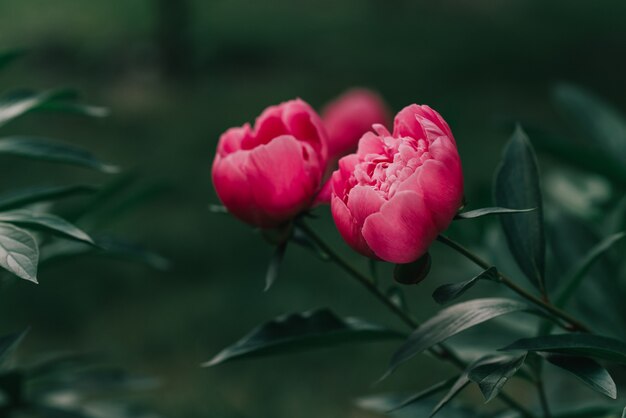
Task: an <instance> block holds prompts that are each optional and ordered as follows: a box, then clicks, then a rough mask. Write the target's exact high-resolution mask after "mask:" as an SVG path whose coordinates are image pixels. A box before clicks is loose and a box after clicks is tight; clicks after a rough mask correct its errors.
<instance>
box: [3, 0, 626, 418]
mask: <svg viewBox="0 0 626 418" xmlns="http://www.w3.org/2000/svg"><path fill="white" fill-rule="evenodd" d="M625 19H626V2H624V1H595V2H573V1H567V0H563V1H549V2H548V1H522V0H512V1H507V2H496V1H487V0H474V1H452V0H446V1H438V2H426V1H408V0H402V1H400V0H397V1H388V0H386V1H383V0H361V1H350V0H333V1H288V0H280V1H278V0H274V1H266V2H260V1H243V0H219V1H218V0H213V1H200V0H196V1H182V0H178V1H176V0H152V1H148V0H141V1H140V0H135V1H126V0H108V1H98V2H95V1H90V2H85V1H72V0H55V1H49V0H14V1H13V0H5V1H3V2H1V3H0V28H1V29H0V33H1V34H2V37H1V38H0V41H1V46H2V47H3V48H15V47H23V48H25V49H27V50H28V54H27V55H26V56H25V57H24V58H23V59H22V60H20V61H19V62H18V63H17V64H16V65H14V66H12V67H11V69H10V70H7V71H3V72H2V74H1V75H0V85H1V86H2V88H3V89H7V88H9V87H20V86H28V87H34V88H41V89H44V88H51V87H67V86H71V87H75V88H77V89H79V90H80V91H81V92H82V93H83V94H84V97H85V99H86V101H88V102H89V103H94V104H101V105H105V106H107V107H109V108H111V110H112V115H111V116H110V117H109V118H107V119H104V120H96V121H94V120H90V119H83V118H80V117H74V116H63V115H50V114H37V115H32V116H28V117H26V118H23V119H22V120H20V121H18V122H15V123H12V124H11V125H9V126H7V127H6V128H5V133H7V132H22V133H24V132H27V133H32V134H37V133H39V134H46V135H53V136H55V137H57V138H61V139H64V140H66V141H70V142H73V143H76V144H80V145H81V146H84V147H86V148H89V149H91V150H92V151H94V152H95V153H97V154H98V155H99V156H101V157H102V158H104V159H106V160H108V161H111V162H115V163H118V164H120V165H121V166H122V167H123V168H125V169H126V170H129V171H132V172H134V173H135V174H136V175H137V178H138V179H139V180H138V181H137V183H136V184H135V185H134V186H133V187H134V188H135V192H138V193H140V194H141V193H144V192H145V193H144V194H149V195H150V196H151V198H150V199H146V200H145V201H144V202H143V203H142V204H141V205H139V206H138V207H136V208H134V209H133V210H132V211H130V210H129V211H124V213H123V214H122V215H123V216H120V217H118V218H117V219H116V220H115V221H114V222H111V223H107V224H103V225H102V229H104V230H105V231H110V232H116V233H118V234H120V235H123V236H127V237H129V238H132V239H134V240H136V241H139V242H143V243H144V244H145V245H146V246H148V247H150V248H152V249H154V250H155V251H157V252H159V253H160V254H162V255H164V256H165V257H167V258H168V259H170V261H171V262H172V266H171V268H170V269H169V270H168V271H165V272H163V271H156V270H153V269H149V268H147V267H144V266H139V265H135V264H131V263H127V262H123V261H103V260H99V259H84V260H78V261H75V262H71V263H68V264H59V265H52V266H50V268H49V269H46V270H43V271H42V272H41V274H40V282H41V283H40V284H39V285H32V284H30V283H26V282H16V283H10V284H5V285H3V287H2V289H0V291H1V293H2V294H1V295H0V298H2V303H0V325H1V326H2V329H3V330H6V331H11V330H16V329H21V328H23V327H24V326H27V325H30V326H32V329H31V332H30V336H29V339H28V341H27V342H26V343H25V349H26V350H25V352H23V354H22V358H23V360H24V361H27V362H28V361H29V359H32V358H35V357H36V354H37V352H38V351H41V350H48V351H49V350H52V351H57V350H58V351H65V350H71V351H88V352H102V353H106V354H107V355H109V356H110V358H112V359H113V360H114V361H115V362H117V363H118V364H122V365H124V366H126V367H128V368H131V369H132V370H134V371H136V372H139V373H145V374H148V375H152V376H156V377H159V378H160V379H161V381H162V385H161V386H160V388H159V389H157V390H156V391H152V392H146V393H145V394H142V395H140V396H139V398H138V399H140V400H141V401H144V402H146V403H149V404H152V405H154V407H155V408H156V410H158V411H159V412H161V413H163V414H164V415H166V416H171V417H207V416H216V417H273V418H278V417H300V418H308V417H320V416H323V417H365V416H370V415H368V414H366V413H364V412H361V411H359V410H358V409H356V408H355V407H354V406H353V404H352V400H353V399H354V398H356V397H358V396H361V395H364V394H368V393H377V392H381V391H390V390H408V391H415V390H417V389H420V388H422V387H424V386H425V385H426V384H427V383H430V382H434V381H437V380H439V379H440V378H441V377H445V376H447V375H449V371H450V369H449V368H448V367H447V366H440V365H439V364H438V363H436V362H435V361H431V360H429V359H428V358H427V357H425V356H422V357H420V358H417V359H416V360H414V361H412V362H411V364H410V365H409V366H407V367H405V368H403V369H402V370H400V371H399V372H398V373H397V374H396V376H394V378H393V379H390V380H388V381H386V382H385V383H383V384H380V385H378V386H376V387H372V382H373V381H375V380H376V379H377V378H378V377H379V376H380V374H381V373H382V371H383V370H384V369H385V366H386V364H387V360H388V356H389V355H390V354H391V353H392V352H393V349H394V344H393V343H378V344H370V345H360V346H345V347H341V348H338V349H333V350H326V351H324V350H323V351H316V352H312V353H307V354H298V355H292V356H287V357H281V358H274V357H273V358H267V359H264V360H258V361H245V362H243V361H242V362H240V363H233V364H227V365H223V366H219V367H217V368H215V369H201V368H199V367H198V365H199V364H200V363H201V362H202V361H205V360H207V359H209V358H210V357H211V356H212V355H214V354H215V353H216V352H217V351H219V350H220V349H221V348H222V347H223V346H225V345H227V344H229V343H231V342H233V341H234V340H236V339H237V338H239V337H240V336H241V335H243V334H244V333H246V332H247V331H248V330H249V329H250V328H252V327H253V326H255V325H256V324H258V323H259V322H261V321H262V320H264V319H269V318H272V317H274V316H276V315H278V314H281V313H285V312H291V311H302V310H306V309H310V308H313V307H317V306H326V307H331V308H333V309H334V310H335V311H336V312H338V313H340V314H343V315H358V316H361V317H364V318H368V319H371V320H373V321H377V322H381V323H387V324H394V325H396V326H400V324H397V323H396V322H394V318H392V317H390V316H389V315H388V314H387V313H386V312H385V311H384V310H383V309H382V308H380V307H379V306H378V305H377V304H376V302H375V301H374V300H373V299H372V298H371V297H370V296H369V295H368V294H366V293H365V292H364V291H363V290H362V289H360V288H359V287H358V286H356V285H355V284H353V283H351V281H350V279H349V278H347V277H346V276H345V275H344V274H343V273H342V272H341V271H339V270H338V269H336V268H335V267H333V266H332V265H328V264H324V263H322V262H320V261H318V260H316V259H314V258H313V257H311V256H310V255H309V254H308V253H306V252H305V251H303V250H302V249H300V248H295V247H294V248H290V249H289V250H288V253H287V257H286V262H285V264H284V265H283V268H282V270H281V274H280V279H279V281H278V283H277V284H276V285H275V287H274V288H273V289H272V290H271V291H270V292H269V293H267V294H264V293H262V291H261V290H262V287H263V277H264V271H265V267H266V265H267V260H268V258H269V256H270V254H271V247H270V246H268V245H267V244H266V243H265V242H264V241H263V239H262V238H261V236H260V235H259V234H258V233H256V232H254V231H252V230H251V229H250V228H249V227H247V226H245V225H242V224H240V223H238V222H237V221H235V220H234V219H231V218H229V217H227V216H223V215H217V214H211V213H209V211H208V210H207V208H208V204H209V203H216V202H217V200H216V197H215V195H214V193H213V191H212V186H211V180H210V164H211V161H212V157H213V153H214V148H215V145H216V143H217V139H218V137H219V135H220V133H221V132H223V131H224V130H225V129H227V128H229V127H231V126H235V125H240V124H242V123H244V122H246V121H252V120H253V119H254V117H256V116H257V115H258V114H259V113H260V112H261V111H262V110H263V109H264V108H265V107H266V106H268V105H270V104H275V103H278V102H281V101H284V100H288V99H291V98H294V97H301V98H303V99H305V100H306V101H308V102H309V103H311V104H312V105H313V106H314V107H316V108H318V109H319V108H320V107H321V106H322V105H323V104H324V103H325V102H326V101H328V100H330V99H331V98H333V96H335V95H337V94H339V93H340V92H342V91H343V90H344V89H346V88H349V87H352V86H366V87H370V88H373V89H375V90H377V91H379V92H380V93H381V94H382V95H383V96H384V97H385V99H386V100H387V101H388V103H389V104H390V106H391V107H392V108H393V109H394V111H397V110H399V109H400V108H402V107H403V106H405V105H407V104H410V103H414V102H416V103H419V104H429V105H430V106H432V107H433V108H435V109H437V110H438V111H439V112H440V113H441V114H442V115H443V116H444V117H445V118H446V119H447V121H448V122H449V123H450V125H451V127H452V130H453V132H454V133H455V137H456V140H457V143H458V145H459V148H460V153H461V157H462V159H463V163H464V174H465V178H466V196H467V199H468V202H469V203H470V205H471V206H472V207H474V208H476V207H480V206H481V205H486V204H489V203H490V183H491V177H492V173H493V170H494V168H495V166H496V165H497V162H498V160H499V156H500V152H501V148H502V146H503V145H504V143H505V142H506V140H507V138H508V135H509V134H510V132H511V130H512V126H513V122H514V121H523V122H528V123H531V124H535V125H540V126H545V127H554V128H555V129H558V128H559V127H560V126H561V123H562V122H561V121H560V120H559V118H558V115H557V113H556V112H555V110H554V108H553V105H552V103H551V101H550V95H551V88H552V86H553V85H554V84H555V83H557V82H561V81H568V82H573V83H576V84H579V85H582V86H584V87H586V88H588V89H589V90H591V91H594V92H595V93H597V94H598V95H600V96H602V97H604V98H605V99H607V100H608V101H609V102H611V103H613V104H614V105H615V106H616V107H617V108H620V109H622V110H624V109H626V95H625V94H624V92H625V91H626V77H624V74H626V53H625V52H626V25H625V24H624V21H625ZM542 163H544V164H546V166H549V164H550V161H543V160H542ZM53 171H54V174H51V172H53ZM0 173H1V175H0V186H1V187H2V188H3V189H7V188H10V187H17V186H21V185H25V184H50V183H53V184H58V183H63V182H70V181H79V182H92V183H95V184H104V183H105V182H107V181H110V180H111V178H110V177H106V176H102V175H94V174H93V173H91V172H87V171H82V170H81V169H64V170H60V171H59V170H52V167H51V166H49V165H47V164H44V163H28V164H25V163H22V162H16V161H14V160H9V159H2V160H0ZM142 191H143V192H142ZM318 212H319V214H320V220H317V221H315V225H316V228H319V229H320V230H321V232H322V233H323V234H324V235H325V236H326V237H328V238H329V239H330V240H331V241H332V242H333V244H334V245H335V246H336V247H338V248H340V249H341V250H342V251H343V252H344V253H345V254H346V255H347V256H349V257H351V258H352V259H353V261H354V262H355V263H357V264H358V265H359V266H361V267H363V268H366V266H367V264H366V263H365V262H364V261H363V260H361V259H359V258H358V257H357V256H356V255H354V254H352V253H351V252H350V251H349V250H348V249H347V247H346V246H345V245H344V244H343V243H341V242H340V240H339V238H338V234H337V233H336V231H335V230H334V228H333V226H332V221H331V220H330V218H329V216H328V214H327V213H326V212H327V210H326V209H323V208H322V209H321V210H318ZM494 224H496V223H495V222H494V221H493V220H480V221H476V222H474V223H472V224H470V223H468V224H464V225H462V226H455V229H454V230H453V231H452V234H453V235H455V236H456V237H458V238H459V239H460V240H462V241H464V242H466V243H471V244H472V245H473V246H474V247H476V248H478V247H480V246H481V243H484V242H485V241H487V240H488V239H487V238H485V236H487V235H488V234H487V232H489V231H492V230H493V229H492V228H490V226H491V225H494ZM433 257H434V267H433V274H432V275H431V277H430V278H429V280H428V281H427V282H426V283H424V284H423V285H422V286H420V287H414V288H409V289H407V297H408V299H409V301H410V304H411V307H412V309H413V312H414V314H415V315H416V316H417V317H418V318H420V319H424V318H426V317H427V316H428V315H429V314H430V313H432V312H434V311H435V309H436V305H435V304H434V302H432V300H431V299H430V297H429V295H430V293H431V291H432V289H433V288H434V287H435V286H436V285H437V284H439V283H442V282H450V281H459V280H462V279H466V278H468V277H470V275H471V274H472V272H475V271H474V270H472V269H471V268H469V266H467V265H466V264H465V263H463V262H462V261H461V260H460V259H459V258H458V256H456V255H454V254H451V253H450V252H449V251H448V250H447V249H445V248H440V247H439V246H437V245H435V247H434V249H433ZM383 271H384V272H385V273H388V268H385V269H384V270H383ZM387 277H388V274H387ZM385 280H386V281H387V280H389V279H385ZM489 342H491V341H489ZM494 344H496V343H495V340H494ZM495 347H497V345H494V347H492V348H495ZM517 390H518V394H519V397H520V398H521V399H522V400H527V401H528V402H534V401H535V398H534V393H526V389H525V388H524V387H519V388H517ZM587 394H588V393H587ZM468 396H469V398H474V399H475V400H476V402H481V401H480V400H479V398H478V396H477V393H476V392H474V390H473V389H472V390H471V391H469V395H468Z"/></svg>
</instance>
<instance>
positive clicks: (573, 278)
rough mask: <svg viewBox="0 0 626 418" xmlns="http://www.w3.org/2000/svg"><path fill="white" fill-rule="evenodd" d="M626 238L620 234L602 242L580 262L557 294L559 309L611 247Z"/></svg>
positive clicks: (556, 301)
mask: <svg viewBox="0 0 626 418" xmlns="http://www.w3.org/2000/svg"><path fill="white" fill-rule="evenodd" d="M625 236H626V233H624V232H620V233H617V234H614V235H611V236H610V237H607V238H606V239H604V240H602V241H601V242H600V243H599V244H597V245H595V246H594V247H593V248H592V249H591V250H589V252H588V253H587V254H586V255H585V256H584V257H583V258H582V259H581V260H580V262H579V263H578V264H577V265H576V266H575V267H574V269H573V273H571V274H569V275H568V277H567V279H565V281H564V283H563V286H562V287H561V289H560V291H559V292H558V293H557V296H556V298H555V304H556V305H557V306H559V307H563V306H565V304H566V303H567V302H568V301H569V299H570V298H571V297H572V295H574V293H575V292H576V289H578V287H579V286H580V284H581V283H582V281H583V279H584V278H585V277H586V275H587V273H588V272H589V270H590V269H591V267H592V266H593V264H594V263H595V262H596V261H597V260H598V259H599V258H600V257H601V256H602V255H603V254H604V253H606V252H607V251H608V250H609V249H611V247H612V246H613V245H614V244H615V243H617V242H618V241H620V240H621V239H622V238H624V237H625Z"/></svg>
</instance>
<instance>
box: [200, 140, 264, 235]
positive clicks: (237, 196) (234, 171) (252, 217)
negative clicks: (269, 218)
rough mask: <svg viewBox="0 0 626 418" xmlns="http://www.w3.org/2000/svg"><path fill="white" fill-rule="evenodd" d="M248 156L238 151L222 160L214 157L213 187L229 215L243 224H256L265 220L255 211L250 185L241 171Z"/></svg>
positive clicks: (245, 152)
mask: <svg viewBox="0 0 626 418" xmlns="http://www.w3.org/2000/svg"><path fill="white" fill-rule="evenodd" d="M248 155H249V153H248V152H247V151H239V152H236V153H234V154H230V155H228V156H226V157H224V158H222V157H220V156H219V155H218V156H216V157H215V160H214V161H213V169H212V177H213V186H214V187H215V192H216V193H217V196H218V197H219V198H220V201H221V202H222V203H223V204H224V206H226V207H227V208H228V211H229V212H230V213H232V214H233V215H234V216H236V217H238V218H239V219H241V220H243V221H244V222H247V223H250V224H256V223H257V221H262V222H264V221H265V220H263V219H261V218H262V217H263V215H262V214H261V213H259V212H258V211H257V210H256V207H255V203H254V200H253V199H252V192H251V190H250V183H249V182H248V178H247V177H246V175H245V173H244V172H243V171H242V170H241V168H242V167H243V166H244V165H246V164H247V160H248Z"/></svg>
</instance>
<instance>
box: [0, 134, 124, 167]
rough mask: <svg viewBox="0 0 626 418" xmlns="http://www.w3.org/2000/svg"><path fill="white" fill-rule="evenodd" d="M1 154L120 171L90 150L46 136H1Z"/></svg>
mask: <svg viewBox="0 0 626 418" xmlns="http://www.w3.org/2000/svg"><path fill="white" fill-rule="evenodd" d="M0 154H8V155H14V156H18V157H25V158H30V159H35V160H41V161H50V162H55V163H62V164H70V165H76V166H81V167H86V168H91V169H94V170H98V171H101V172H103V173H116V172H118V171H119V169H118V168H117V167H116V166H114V165H110V164H106V163H104V162H102V161H100V160H99V159H97V158H96V157H95V156H94V155H93V154H91V153H90V152H88V151H85V150H83V149H81V148H78V147H75V146H73V145H68V144H64V143H61V142H58V141H54V140H51V139H46V138H32V137H22V136H12V137H5V138H0Z"/></svg>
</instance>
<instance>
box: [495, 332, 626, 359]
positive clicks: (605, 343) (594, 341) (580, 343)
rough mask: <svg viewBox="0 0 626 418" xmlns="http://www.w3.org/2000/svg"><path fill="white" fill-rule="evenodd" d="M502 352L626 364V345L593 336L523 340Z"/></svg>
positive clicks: (574, 335) (553, 336)
mask: <svg viewBox="0 0 626 418" xmlns="http://www.w3.org/2000/svg"><path fill="white" fill-rule="evenodd" d="M501 350H502V351H514V350H523V351H536V352H544V353H557V354H569V355H578V356H587V357H594V358H599V359H603V360H608V361H612V362H615V363H620V364H626V343H624V342H622V341H619V340H616V339H614V338H609V337H602V336H599V335H592V334H558V335H544V336H541V337H534V338H522V339H520V340H517V341H515V342H514V343H513V344H511V345H509V346H507V347H504V348H502V349H501Z"/></svg>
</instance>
